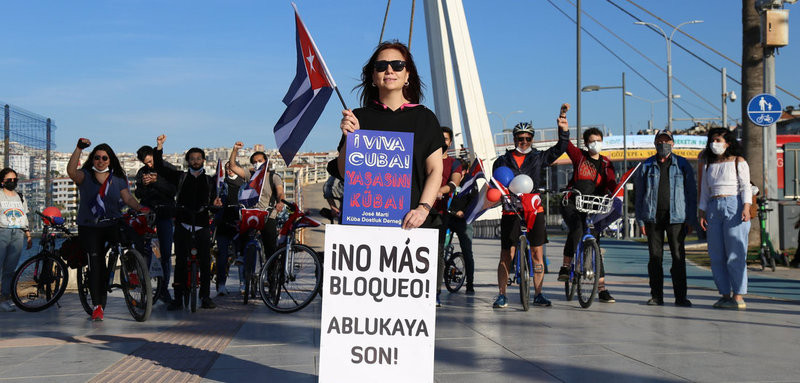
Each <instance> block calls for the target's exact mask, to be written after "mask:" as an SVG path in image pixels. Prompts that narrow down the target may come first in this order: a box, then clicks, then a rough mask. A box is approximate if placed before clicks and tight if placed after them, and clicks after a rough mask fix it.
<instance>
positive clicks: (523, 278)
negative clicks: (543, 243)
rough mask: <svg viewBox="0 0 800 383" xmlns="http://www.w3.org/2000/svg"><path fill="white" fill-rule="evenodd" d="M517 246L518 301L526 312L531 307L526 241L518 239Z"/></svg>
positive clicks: (522, 236) (525, 239)
mask: <svg viewBox="0 0 800 383" xmlns="http://www.w3.org/2000/svg"><path fill="white" fill-rule="evenodd" d="M518 243H519V245H518V246H517V257H519V300H520V301H521V302H522V309H523V310H525V311H528V309H530V307H531V300H530V298H531V286H530V283H531V277H530V265H529V264H528V240H527V238H525V236H524V235H521V236H520V237H519V242H518Z"/></svg>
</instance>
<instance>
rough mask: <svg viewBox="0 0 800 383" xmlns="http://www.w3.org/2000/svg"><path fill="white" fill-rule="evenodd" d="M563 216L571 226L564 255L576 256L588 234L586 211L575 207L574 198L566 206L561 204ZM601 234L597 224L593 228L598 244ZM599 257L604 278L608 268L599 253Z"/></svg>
mask: <svg viewBox="0 0 800 383" xmlns="http://www.w3.org/2000/svg"><path fill="white" fill-rule="evenodd" d="M561 218H563V219H564V222H565V223H566V224H567V227H569V232H568V233H567V241H566V242H565V243H564V256H565V257H569V258H572V257H574V256H575V250H576V249H577V248H578V244H579V243H580V242H581V239H583V235H584V234H586V213H581V212H579V211H578V209H577V208H576V207H575V200H574V199H572V200H570V201H569V203H568V204H567V205H566V206H563V205H562V206H561ZM599 234H600V232H599V230H597V227H596V226H595V229H594V230H592V235H594V237H595V239H596V240H597V244H600V235H599ZM598 259H600V265H599V266H600V267H599V269H600V270H599V273H600V278H604V277H605V276H606V268H605V265H604V263H605V262H603V256H602V255H598Z"/></svg>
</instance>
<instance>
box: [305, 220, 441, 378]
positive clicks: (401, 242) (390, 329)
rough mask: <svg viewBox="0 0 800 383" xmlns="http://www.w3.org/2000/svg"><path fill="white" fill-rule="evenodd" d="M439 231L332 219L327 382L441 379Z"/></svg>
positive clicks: (323, 371) (328, 230)
mask: <svg viewBox="0 0 800 383" xmlns="http://www.w3.org/2000/svg"><path fill="white" fill-rule="evenodd" d="M438 236H439V232H438V230H435V229H413V230H403V229H401V228H394V227H391V228H390V227H368V226H350V225H326V227H325V262H324V263H325V271H324V274H323V275H324V280H323V282H322V286H323V289H324V291H323V296H324V299H323V300H322V322H321V324H320V331H321V336H320V366H319V381H320V382H323V383H324V382H433V350H434V331H435V328H436V268H437V262H438V254H437V251H438V244H437V241H438V238H439V237H438Z"/></svg>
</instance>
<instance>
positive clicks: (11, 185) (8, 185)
mask: <svg viewBox="0 0 800 383" xmlns="http://www.w3.org/2000/svg"><path fill="white" fill-rule="evenodd" d="M3 187H4V188H6V189H8V190H14V189H16V188H17V181H6V182H3Z"/></svg>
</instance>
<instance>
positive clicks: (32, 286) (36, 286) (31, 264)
mask: <svg viewBox="0 0 800 383" xmlns="http://www.w3.org/2000/svg"><path fill="white" fill-rule="evenodd" d="M68 279H69V275H68V273H67V265H66V264H65V263H64V261H62V260H60V259H58V258H56V257H54V256H52V255H50V254H48V253H39V254H38V255H36V256H34V257H33V258H30V259H28V260H27V261H25V262H24V263H23V264H22V265H21V266H20V267H19V268H17V271H16V272H14V278H13V279H12V285H11V300H12V301H13V302H14V304H15V305H17V307H19V308H20V309H22V310H23V311H28V312H36V311H42V310H44V309H46V308H48V307H50V306H52V305H53V304H54V303H56V302H58V300H59V298H61V296H62V295H64V290H66V289H67V281H68Z"/></svg>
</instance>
